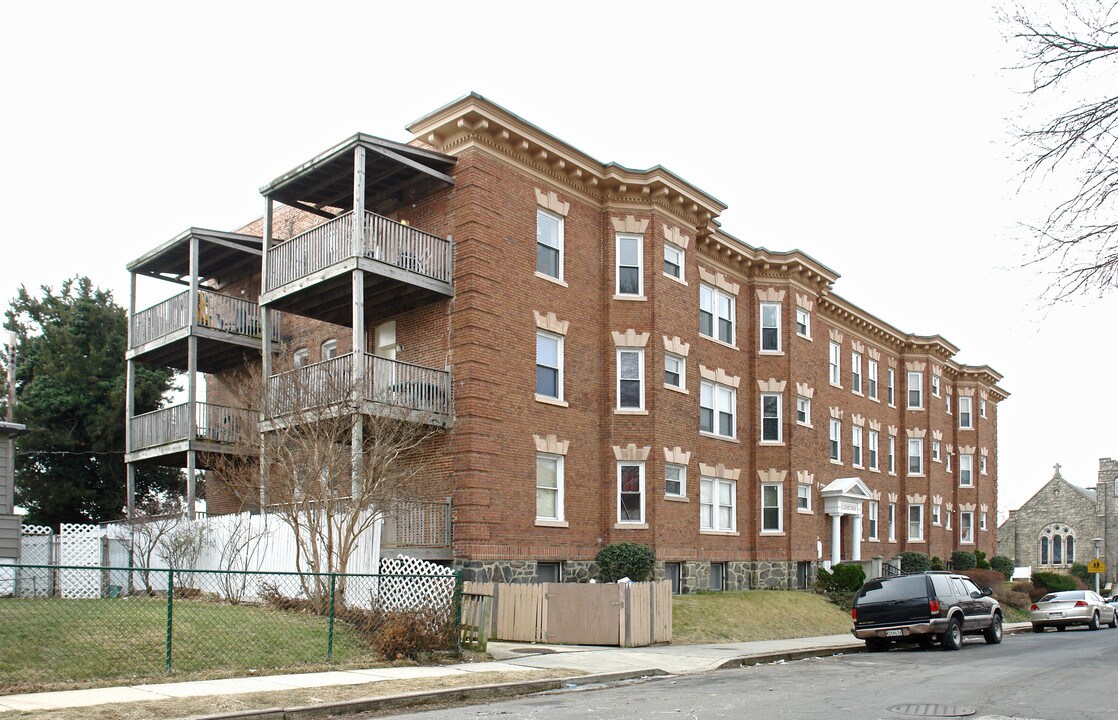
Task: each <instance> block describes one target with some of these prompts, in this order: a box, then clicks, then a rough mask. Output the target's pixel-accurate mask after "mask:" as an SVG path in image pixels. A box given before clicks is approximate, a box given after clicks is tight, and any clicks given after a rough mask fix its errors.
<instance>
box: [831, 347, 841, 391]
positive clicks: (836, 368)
mask: <svg viewBox="0 0 1118 720" xmlns="http://www.w3.org/2000/svg"><path fill="white" fill-rule="evenodd" d="M829 352H830V356H829V357H830V359H829V363H828V367H829V369H830V373H829V377H830V380H831V384H832V385H834V386H835V387H842V345H840V344H839V343H837V342H835V341H834V340H832V341H831V344H830V346H829Z"/></svg>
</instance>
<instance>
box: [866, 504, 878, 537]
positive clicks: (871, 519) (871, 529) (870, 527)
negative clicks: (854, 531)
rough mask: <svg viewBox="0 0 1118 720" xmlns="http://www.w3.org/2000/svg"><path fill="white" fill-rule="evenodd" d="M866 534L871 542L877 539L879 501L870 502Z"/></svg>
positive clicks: (867, 511) (867, 512)
mask: <svg viewBox="0 0 1118 720" xmlns="http://www.w3.org/2000/svg"><path fill="white" fill-rule="evenodd" d="M866 532H867V533H868V535H867V537H869V539H870V540H876V539H877V500H870V501H869V503H868V508H867V509H866Z"/></svg>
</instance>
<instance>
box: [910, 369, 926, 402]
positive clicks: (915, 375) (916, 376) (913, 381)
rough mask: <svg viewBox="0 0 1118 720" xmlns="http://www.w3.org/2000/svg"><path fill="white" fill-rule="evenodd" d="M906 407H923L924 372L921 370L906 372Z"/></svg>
mask: <svg viewBox="0 0 1118 720" xmlns="http://www.w3.org/2000/svg"><path fill="white" fill-rule="evenodd" d="M908 407H909V408H911V409H922V408H923V407H924V373H922V372H910V373H909V374H908Z"/></svg>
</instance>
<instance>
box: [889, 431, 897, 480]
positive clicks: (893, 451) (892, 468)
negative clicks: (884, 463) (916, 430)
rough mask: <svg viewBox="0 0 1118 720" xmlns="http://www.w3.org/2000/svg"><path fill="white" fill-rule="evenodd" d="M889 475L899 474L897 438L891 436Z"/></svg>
mask: <svg viewBox="0 0 1118 720" xmlns="http://www.w3.org/2000/svg"><path fill="white" fill-rule="evenodd" d="M889 474H890V475H896V474H897V438H895V437H893V436H892V435H890V436H889Z"/></svg>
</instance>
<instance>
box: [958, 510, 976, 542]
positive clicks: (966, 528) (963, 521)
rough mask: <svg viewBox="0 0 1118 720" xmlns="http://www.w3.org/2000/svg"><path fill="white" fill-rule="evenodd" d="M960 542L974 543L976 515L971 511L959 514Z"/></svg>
mask: <svg viewBox="0 0 1118 720" xmlns="http://www.w3.org/2000/svg"><path fill="white" fill-rule="evenodd" d="M959 542H961V543H963V544H973V543H974V513H973V512H971V511H969V510H964V511H962V512H960V513H959Z"/></svg>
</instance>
